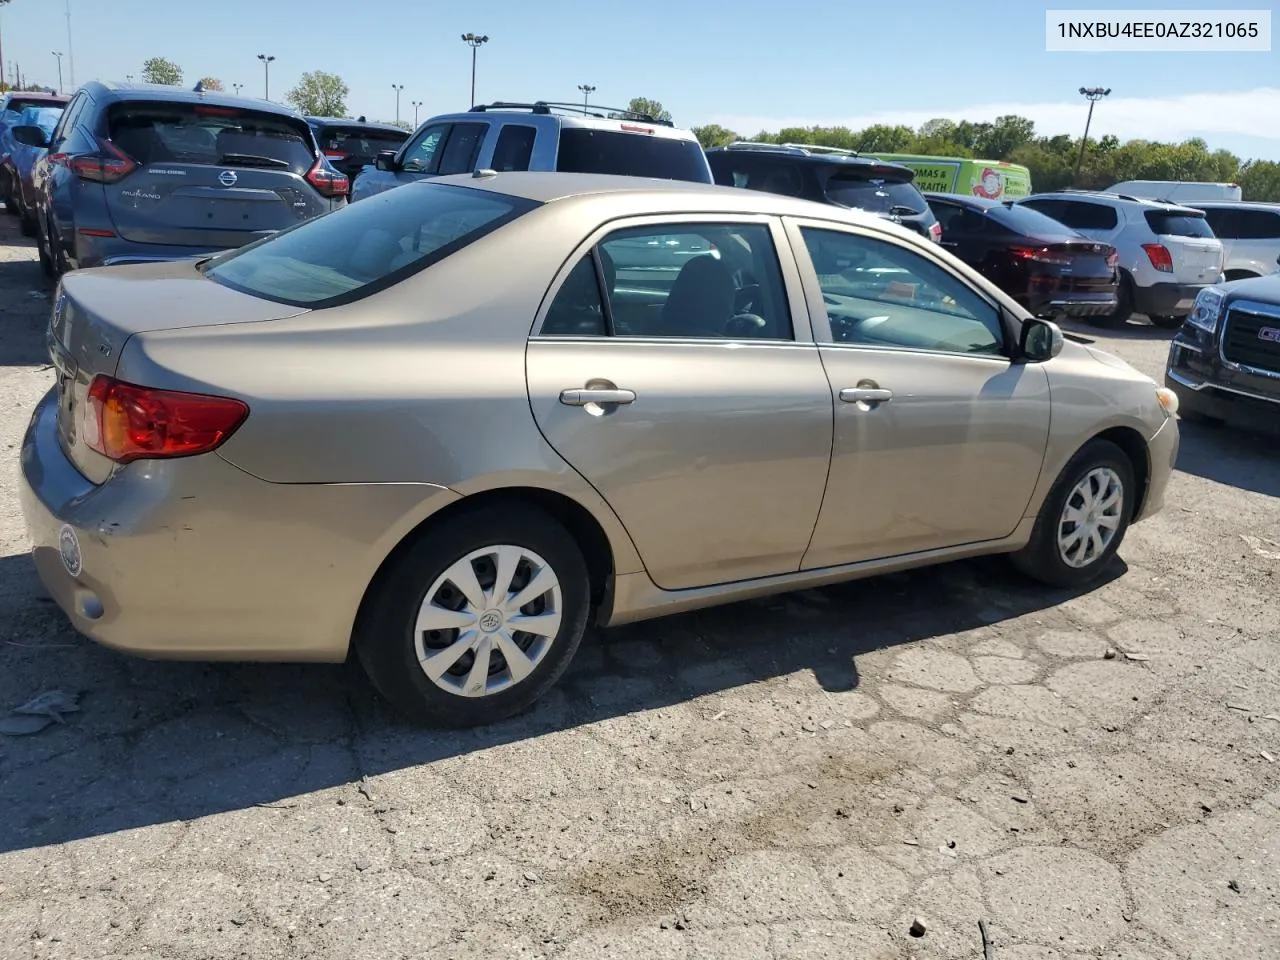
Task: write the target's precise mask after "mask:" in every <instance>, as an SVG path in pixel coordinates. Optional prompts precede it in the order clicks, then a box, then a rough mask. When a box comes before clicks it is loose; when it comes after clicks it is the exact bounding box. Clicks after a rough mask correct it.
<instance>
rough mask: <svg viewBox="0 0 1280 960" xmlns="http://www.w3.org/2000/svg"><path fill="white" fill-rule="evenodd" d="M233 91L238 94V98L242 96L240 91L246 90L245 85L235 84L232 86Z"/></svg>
mask: <svg viewBox="0 0 1280 960" xmlns="http://www.w3.org/2000/svg"><path fill="white" fill-rule="evenodd" d="M231 89H232V90H234V91H235V92H236V96H237V97H238V96H240V91H241V90H243V89H244V84H243V83H233V84H232V85H231Z"/></svg>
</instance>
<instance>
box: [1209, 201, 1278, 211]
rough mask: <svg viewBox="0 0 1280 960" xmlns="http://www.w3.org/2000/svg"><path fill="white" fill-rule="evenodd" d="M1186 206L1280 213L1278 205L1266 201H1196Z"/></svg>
mask: <svg viewBox="0 0 1280 960" xmlns="http://www.w3.org/2000/svg"><path fill="white" fill-rule="evenodd" d="M1186 206H1188V207H1195V208H1196V209H1197V210H1208V209H1210V208H1212V209H1214V210H1263V211H1266V212H1267V213H1275V212H1280V203H1274V202H1270V201H1267V200H1198V201H1196V202H1195V203H1192V202H1191V201H1187V203H1186Z"/></svg>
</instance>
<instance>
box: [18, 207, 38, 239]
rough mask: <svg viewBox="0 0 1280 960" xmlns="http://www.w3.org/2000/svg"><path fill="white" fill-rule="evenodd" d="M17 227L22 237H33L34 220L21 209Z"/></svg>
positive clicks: (34, 230)
mask: <svg viewBox="0 0 1280 960" xmlns="http://www.w3.org/2000/svg"><path fill="white" fill-rule="evenodd" d="M18 229H19V230H21V231H22V235H23V236H24V237H34V236H35V235H36V221H35V218H34V217H33V216H31V214H29V213H28V212H27V211H25V210H22V211H20V212H19V214H18Z"/></svg>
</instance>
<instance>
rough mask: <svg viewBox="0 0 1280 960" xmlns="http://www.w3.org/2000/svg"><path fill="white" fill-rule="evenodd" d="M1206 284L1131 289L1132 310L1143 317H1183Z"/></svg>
mask: <svg viewBox="0 0 1280 960" xmlns="http://www.w3.org/2000/svg"><path fill="white" fill-rule="evenodd" d="M1208 286H1212V284H1208V283H1153V284H1152V285H1151V286H1149V287H1140V286H1138V285H1137V284H1134V287H1133V309H1134V310H1135V311H1136V312H1137V313H1141V314H1143V315H1145V316H1148V317H1150V316H1156V317H1185V316H1186V315H1187V314H1188V313H1190V312H1191V308H1192V307H1193V306H1195V302H1196V297H1197V296H1198V295H1199V293H1200V291H1201V290H1203V289H1204V288H1205V287H1208Z"/></svg>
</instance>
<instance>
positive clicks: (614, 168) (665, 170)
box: [556, 127, 711, 183]
mask: <svg viewBox="0 0 1280 960" xmlns="http://www.w3.org/2000/svg"><path fill="white" fill-rule="evenodd" d="M556 169H557V170H559V171H560V172H562V173H611V174H620V175H622V176H630V177H656V178H658V179H660V180H691V181H693V182H694V183H710V182H711V174H710V171H709V170H708V169H707V159H706V154H704V153H703V152H702V147H701V146H699V144H698V141H696V140H677V139H674V138H672V137H656V136H653V135H651V134H644V133H626V132H618V131H614V130H597V129H594V128H590V127H562V128H561V129H560V151H559V156H558V157H557V158H556Z"/></svg>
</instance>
